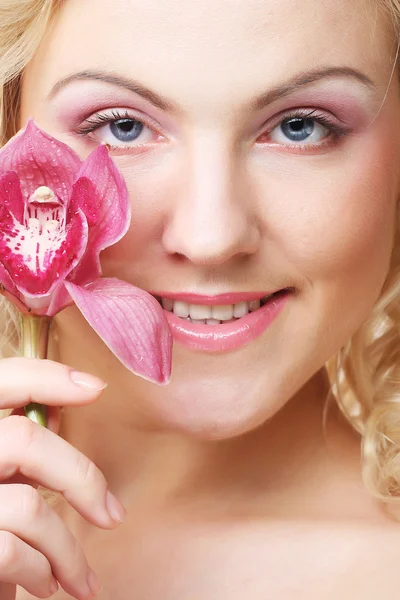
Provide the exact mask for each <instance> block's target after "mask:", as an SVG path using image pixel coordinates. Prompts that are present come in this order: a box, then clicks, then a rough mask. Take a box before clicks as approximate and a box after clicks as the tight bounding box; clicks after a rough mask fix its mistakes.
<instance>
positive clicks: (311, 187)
mask: <svg viewBox="0 0 400 600" xmlns="http://www.w3.org/2000/svg"><path fill="white" fill-rule="evenodd" d="M366 142H368V140H366ZM371 142H372V139H371V140H370V143H365V144H363V143H360V142H358V143H357V144H353V148H351V149H350V150H349V152H348V155H347V159H346V158H345V159H343V154H342V156H341V158H339V157H338V158H337V159H332V158H330V159H329V163H328V162H326V163H325V162H324V161H325V158H324V157H318V160H319V163H318V161H315V162H314V164H312V165H311V163H309V166H307V164H305V165H304V166H303V168H302V169H300V168H299V167H297V168H292V169H291V172H290V177H286V180H285V181H284V180H283V179H281V180H280V181H278V180H275V181H274V182H273V185H271V181H269V183H268V182H265V188H266V189H269V198H270V204H269V213H268V216H266V217H265V220H266V228H267V230H268V231H269V235H270V236H271V238H272V240H273V242H274V243H275V244H276V246H277V247H279V248H280V250H281V252H282V253H283V254H284V257H285V260H286V261H287V264H288V265H290V268H294V269H295V271H296V273H297V275H298V276H300V277H302V278H303V279H304V280H308V282H309V283H310V284H311V285H312V286H316V285H317V284H322V283H326V284H329V285H330V286H332V285H333V286H335V285H336V286H339V287H341V286H343V285H344V284H351V288H353V289H354V291H355V292H357V294H359V295H360V294H363V293H365V292H367V291H368V289H369V290H371V292H372V293H373V294H376V293H378V292H379V289H380V287H381V286H382V284H383V281H384V278H385V275H386V272H387V270H388V266H389V260H390V255H391V249H392V244H393V233H394V225H395V215H396V204H397V198H398V194H399V169H398V167H397V159H396V157H397V156H398V144H395V143H393V145H391V144H388V142H387V140H385V139H381V140H377V139H376V136H375V139H374V143H371ZM379 142H380V143H379ZM320 159H322V160H320ZM306 160H307V159H306ZM327 160H328V159H327ZM299 162H301V161H298V163H299ZM259 193H260V192H259ZM261 193H262V192H261ZM265 196H266V197H267V198H268V194H265ZM349 289H350V285H349V288H348V290H347V293H349ZM371 292H370V293H371Z"/></svg>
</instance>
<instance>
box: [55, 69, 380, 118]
mask: <svg viewBox="0 0 400 600" xmlns="http://www.w3.org/2000/svg"><path fill="white" fill-rule="evenodd" d="M329 77H348V78H352V79H355V80H357V81H359V82H361V83H362V84H364V85H365V86H366V87H368V88H370V89H372V90H375V89H376V87H375V85H374V83H373V81H372V80H371V79H370V78H369V77H368V76H367V75H365V73H362V72H361V71H358V70H356V69H353V68H351V67H325V68H320V69H317V70H311V71H305V72H303V73H299V74H297V75H296V76H295V77H293V78H292V79H290V80H289V81H288V82H286V83H284V84H282V85H278V86H276V87H274V88H272V89H271V90H268V91H267V92H265V93H263V94H261V95H260V96H258V97H257V98H255V99H254V100H253V101H251V102H250V104H249V107H250V109H251V110H261V109H262V108H264V107H265V106H268V105H269V104H272V103H273V102H275V101H276V100H279V99H280V98H283V97H285V96H288V95H290V94H292V93H293V92H295V91H297V90H298V89H299V88H301V87H304V86H307V85H310V84H311V83H315V82H317V81H320V80H321V79H326V78H329ZM85 80H89V81H90V80H91V81H101V82H103V83H109V84H111V85H115V86H117V87H121V88H124V89H127V90H129V91H130V92H134V93H135V94H138V95H139V96H141V97H142V98H144V99H145V100H148V101H149V102H150V103H151V104H153V106H156V107H157V108H160V109H161V110H164V111H166V112H171V113H180V112H181V109H180V107H179V106H178V104H176V103H175V102H173V101H172V100H169V99H168V98H165V97H164V96H161V95H160V94H158V93H156V92H154V91H152V90H150V89H149V88H147V87H145V86H143V85H142V84H140V83H139V82H137V81H134V80H133V79H130V78H127V77H123V76H121V75H116V74H113V73H107V72H103V71H95V70H87V71H79V73H74V74H73V75H68V76H67V77H65V78H64V79H61V80H60V81H58V82H57V83H56V84H55V86H54V87H53V89H52V90H51V92H50V94H49V95H48V99H52V98H54V96H56V95H57V94H58V93H59V92H60V91H61V90H62V89H64V88H65V87H66V86H67V85H69V84H70V83H73V82H75V81H85Z"/></svg>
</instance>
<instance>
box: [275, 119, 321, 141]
mask: <svg viewBox="0 0 400 600" xmlns="http://www.w3.org/2000/svg"><path fill="white" fill-rule="evenodd" d="M315 126H316V123H315V121H314V120H313V119H306V118H304V119H302V118H295V119H286V120H285V121H283V122H282V123H281V129H282V132H283V134H284V135H285V136H286V137H287V138H288V139H290V140H291V141H293V142H303V141H304V140H306V139H307V138H309V137H310V136H312V134H313V133H314V131H315Z"/></svg>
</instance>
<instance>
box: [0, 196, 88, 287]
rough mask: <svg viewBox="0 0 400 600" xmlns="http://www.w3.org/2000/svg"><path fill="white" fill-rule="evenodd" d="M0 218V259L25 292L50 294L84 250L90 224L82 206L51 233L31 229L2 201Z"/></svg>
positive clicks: (16, 283)
mask: <svg viewBox="0 0 400 600" xmlns="http://www.w3.org/2000/svg"><path fill="white" fill-rule="evenodd" d="M0 219H1V227H0V262H1V263H2V264H3V266H4V267H5V268H6V270H7V271H8V273H9V274H10V276H11V278H12V280H13V281H14V284H15V285H16V287H17V289H18V290H19V291H20V292H21V294H23V295H24V296H38V295H39V296H42V295H47V294H50V293H51V292H52V291H53V289H54V288H55V287H56V286H57V284H58V283H59V282H60V281H61V280H63V279H64V278H65V277H66V276H67V275H68V274H69V273H70V272H71V271H72V270H73V269H74V268H75V266H76V264H77V263H78V262H79V260H80V259H81V257H82V255H83V254H84V252H85V248H86V242H87V231H88V227H87V222H86V218H85V216H84V214H83V213H82V211H80V210H78V211H76V212H75V213H74V215H73V216H72V219H71V221H70V223H69V224H68V226H67V229H66V230H65V231H60V232H55V234H54V235H53V234H51V236H46V235H39V234H36V233H34V232H32V230H30V229H28V228H26V227H25V226H24V225H22V224H21V223H19V222H18V221H17V220H16V219H15V218H14V216H13V215H11V213H10V212H7V209H6V207H5V206H3V205H1V204H0Z"/></svg>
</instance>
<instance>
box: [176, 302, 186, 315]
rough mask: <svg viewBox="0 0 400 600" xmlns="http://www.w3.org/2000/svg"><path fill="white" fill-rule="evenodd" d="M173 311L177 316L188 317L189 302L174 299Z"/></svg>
mask: <svg viewBox="0 0 400 600" xmlns="http://www.w3.org/2000/svg"><path fill="white" fill-rule="evenodd" d="M174 313H175V314H176V316H177V317H188V316H189V304H188V303H187V302H181V301H180V300H175V302H174Z"/></svg>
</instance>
